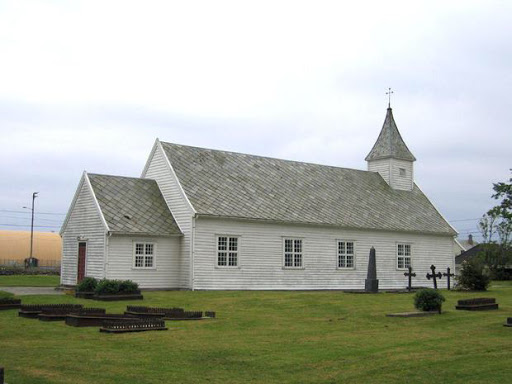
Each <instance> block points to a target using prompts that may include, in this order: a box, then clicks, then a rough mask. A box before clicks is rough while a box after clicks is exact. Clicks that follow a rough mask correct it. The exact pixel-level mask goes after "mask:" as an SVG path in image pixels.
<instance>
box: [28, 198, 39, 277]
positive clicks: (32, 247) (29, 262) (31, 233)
mask: <svg viewBox="0 0 512 384" xmlns="http://www.w3.org/2000/svg"><path fill="white" fill-rule="evenodd" d="M38 193H39V192H34V193H33V194H32V224H31V225H30V257H29V259H28V265H29V267H31V266H32V255H33V250H34V200H35V199H36V197H37V194H38Z"/></svg>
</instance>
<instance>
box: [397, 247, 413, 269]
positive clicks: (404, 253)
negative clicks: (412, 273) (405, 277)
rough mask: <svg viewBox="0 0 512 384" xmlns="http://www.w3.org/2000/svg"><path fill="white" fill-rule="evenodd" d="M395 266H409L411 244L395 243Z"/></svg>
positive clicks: (402, 267) (401, 267)
mask: <svg viewBox="0 0 512 384" xmlns="http://www.w3.org/2000/svg"><path fill="white" fill-rule="evenodd" d="M396 254H397V268H398V269H407V268H409V267H410V266H411V244H403V243H399V244H397V249H396Z"/></svg>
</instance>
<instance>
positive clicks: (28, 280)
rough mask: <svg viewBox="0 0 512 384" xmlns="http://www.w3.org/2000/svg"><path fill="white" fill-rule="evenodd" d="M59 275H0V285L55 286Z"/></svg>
mask: <svg viewBox="0 0 512 384" xmlns="http://www.w3.org/2000/svg"><path fill="white" fill-rule="evenodd" d="M59 284H60V276H46V275H13V276H0V287H56V286H58V285H59Z"/></svg>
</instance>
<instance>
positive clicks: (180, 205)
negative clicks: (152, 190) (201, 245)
mask: <svg viewBox="0 0 512 384" xmlns="http://www.w3.org/2000/svg"><path fill="white" fill-rule="evenodd" d="M142 177H145V178H148V179H154V180H156V182H157V183H158V186H159V188H160V191H162V195H163V197H164V199H165V201H166V203H167V205H168V206H169V208H170V210H171V213H172V215H173V216H174V219H175V220H176V222H177V223H178V226H179V227H180V230H181V232H182V233H183V236H182V237H181V240H180V255H181V258H180V276H181V282H180V287H181V288H190V244H191V236H192V230H191V229H192V216H193V212H192V210H191V208H190V205H189V204H188V202H187V201H186V198H185V196H184V195H183V193H182V191H181V188H180V186H179V182H178V180H177V178H176V175H175V174H174V172H173V170H172V169H171V166H170V164H169V162H168V161H167V157H166V156H165V154H164V153H163V150H162V147H161V146H160V145H157V146H156V148H155V151H154V153H153V157H152V158H151V159H150V160H149V164H148V166H147V169H146V171H145V173H144V174H143V175H142Z"/></svg>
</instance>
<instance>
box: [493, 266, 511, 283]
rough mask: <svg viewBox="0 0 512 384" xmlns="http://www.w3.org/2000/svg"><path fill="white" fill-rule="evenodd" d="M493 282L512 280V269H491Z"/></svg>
mask: <svg viewBox="0 0 512 384" xmlns="http://www.w3.org/2000/svg"><path fill="white" fill-rule="evenodd" d="M491 279H492V280H512V269H510V268H491Z"/></svg>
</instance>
